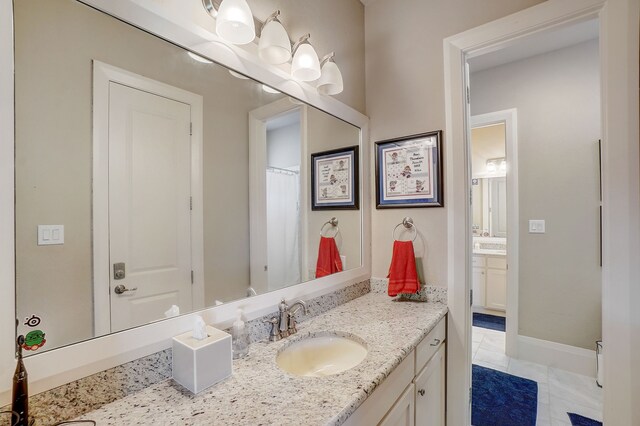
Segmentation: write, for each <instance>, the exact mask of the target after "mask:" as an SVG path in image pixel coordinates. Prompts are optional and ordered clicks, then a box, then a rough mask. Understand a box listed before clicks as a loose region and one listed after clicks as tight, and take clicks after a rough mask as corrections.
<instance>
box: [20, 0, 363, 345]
mask: <svg viewBox="0 0 640 426" xmlns="http://www.w3.org/2000/svg"><path fill="white" fill-rule="evenodd" d="M14 15H15V16H14V18H15V111H16V117H15V122H16V140H15V164H16V171H15V178H16V188H15V199H16V206H15V208H16V299H17V300H16V315H17V318H18V320H19V323H18V328H17V332H18V333H19V334H27V333H29V332H31V331H35V330H41V331H42V332H44V339H41V340H39V342H40V343H38V342H35V340H34V342H32V343H34V344H35V345H42V344H43V343H44V346H42V347H41V348H40V349H38V350H39V351H40V352H41V351H46V350H50V349H53V348H56V347H60V346H63V345H67V344H71V343H76V342H79V341H82V340H86V339H90V338H92V337H96V336H100V335H104V334H108V333H111V332H116V331H119V330H124V329H128V328H131V327H135V326H138V325H142V324H146V323H149V322H151V321H156V320H158V319H162V318H165V317H171V316H175V315H179V314H184V313H188V312H191V311H194V310H198V309H203V308H205V307H210V306H215V305H218V304H223V303H227V302H229V301H233V300H237V299H240V298H244V297H250V296H253V295H257V294H262V293H265V292H268V291H272V290H276V289H279V288H283V287H286V286H290V285H294V284H298V283H301V282H304V281H308V280H311V279H314V278H315V270H316V263H317V259H318V257H319V255H320V254H319V253H318V246H319V242H320V236H321V230H322V232H323V235H324V236H331V237H334V236H335V242H336V245H337V247H338V250H339V255H340V257H341V260H342V265H343V270H346V269H352V268H357V267H360V266H361V263H362V259H361V257H362V256H361V245H362V244H361V241H362V238H361V237H362V235H361V229H362V223H361V222H362V221H361V217H362V215H361V212H360V211H359V210H349V211H347V210H335V211H328V210H324V211H312V209H311V199H310V193H311V177H310V163H311V160H310V158H311V155H312V154H314V153H317V152H324V151H329V150H335V149H339V148H344V147H351V146H354V145H359V144H360V129H359V128H357V127H355V126H353V125H351V124H349V123H346V122H344V121H342V120H340V119H338V118H336V117H333V116H331V115H329V114H327V113H325V112H323V111H320V110H318V109H316V108H314V107H311V106H309V105H306V104H304V103H302V102H300V101H298V100H296V99H292V98H290V97H288V96H286V95H283V94H282V93H280V92H278V91H275V90H273V89H271V88H269V87H267V86H264V85H263V84H261V83H259V82H257V81H254V80H251V79H248V78H246V77H244V76H242V75H240V74H238V73H235V72H231V71H230V70H228V69H226V68H224V67H222V66H220V65H218V64H215V63H212V62H211V61H209V60H207V59H206V58H203V57H200V56H197V55H194V54H192V53H190V52H188V51H186V50H184V49H183V48H181V47H178V46H176V45H174V44H172V43H170V42H167V41H165V40H163V39H160V38H158V37H155V36H153V35H151V34H149V33H147V32H145V31H142V30H140V29H137V28H135V27H133V26H131V25H128V24H126V23H123V22H121V21H119V20H117V19H115V18H113V17H111V16H109V15H106V14H104V13H102V12H100V11H97V10H95V9H93V8H91V7H88V6H86V5H84V4H82V3H80V2H77V1H74V0H52V1H46V2H43V1H38V0H15V2H14ZM360 181H362V179H360ZM360 193H361V191H360ZM332 218H335V221H334V222H333V223H332V222H331V219H332ZM34 336H35V335H34ZM40 336H41V335H40ZM35 337H37V336H35ZM41 337H42V336H41ZM32 346H33V345H32ZM30 349H35V347H31V348H30Z"/></svg>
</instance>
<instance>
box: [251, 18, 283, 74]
mask: <svg viewBox="0 0 640 426" xmlns="http://www.w3.org/2000/svg"><path fill="white" fill-rule="evenodd" d="M258 55H259V56H260V59H262V60H263V61H266V62H268V63H270V64H273V65H280V64H284V63H285V62H289V59H291V42H290V41H289V35H288V34H287V31H286V30H285V29H284V27H283V26H282V24H281V23H280V22H279V21H276V20H273V21H269V22H268V23H267V25H265V26H264V28H263V29H262V34H260V43H259V44H258Z"/></svg>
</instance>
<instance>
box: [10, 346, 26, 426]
mask: <svg viewBox="0 0 640 426" xmlns="http://www.w3.org/2000/svg"><path fill="white" fill-rule="evenodd" d="M23 344H24V336H22V335H20V336H18V339H17V340H16V357H17V358H18V364H17V365H16V371H15V373H14V374H13V389H12V393H11V410H12V411H14V412H15V413H16V414H17V415H18V422H17V423H16V425H17V426H28V425H29V391H28V386H27V385H28V383H27V369H26V368H25V366H24V362H22V345H23Z"/></svg>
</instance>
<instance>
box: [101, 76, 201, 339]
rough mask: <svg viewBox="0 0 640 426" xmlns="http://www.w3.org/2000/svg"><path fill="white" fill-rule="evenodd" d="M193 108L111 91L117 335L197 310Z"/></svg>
mask: <svg viewBox="0 0 640 426" xmlns="http://www.w3.org/2000/svg"><path fill="white" fill-rule="evenodd" d="M190 122H191V107H190V105H188V104H186V103H183V102H179V101H175V100H172V99H168V98H166V97H162V96H158V95H154V94H152V93H148V92H145V91H143V90H138V89H134V88H131V87H128V86H125V85H122V84H118V83H115V82H110V83H109V228H110V229H109V234H110V236H109V241H110V242H109V245H110V246H109V257H110V264H111V267H110V272H111V277H110V300H111V331H112V332H114V331H118V330H123V329H126V328H130V327H134V326H137V325H141V324H145V323H148V322H150V321H154V320H157V319H160V318H163V317H164V313H165V311H167V310H168V309H169V308H170V307H171V306H172V305H176V306H178V307H179V309H180V311H181V312H188V311H190V310H191V309H192V296H191V291H192V290H191V280H192V272H191V270H192V267H191V212H190V210H191V207H190V206H191V199H190V197H191V168H190V167H191V166H190V164H191V137H190V133H191V131H190Z"/></svg>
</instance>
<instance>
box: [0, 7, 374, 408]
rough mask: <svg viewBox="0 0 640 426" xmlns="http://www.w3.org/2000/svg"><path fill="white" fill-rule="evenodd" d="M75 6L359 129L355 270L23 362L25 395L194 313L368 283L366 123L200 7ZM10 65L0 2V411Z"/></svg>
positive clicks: (5, 392) (163, 334) (152, 342)
mask: <svg viewBox="0 0 640 426" xmlns="http://www.w3.org/2000/svg"><path fill="white" fill-rule="evenodd" d="M81 1H82V2H83V3H85V4H88V5H90V6H92V7H95V8H96V9H99V10H102V11H104V12H106V13H108V14H110V15H113V16H115V17H117V18H119V19H122V20H123V21H125V22H128V23H131V24H133V25H135V26H137V27H140V28H142V29H144V30H146V31H148V32H150V33H152V34H156V35H158V36H160V37H162V38H165V39H168V40H172V42H174V43H176V44H178V45H182V46H190V49H191V50H194V51H197V53H199V54H201V55H202V56H205V57H208V58H211V59H213V60H215V61H216V62H218V63H220V64H222V65H224V66H226V67H228V68H231V69H234V70H236V71H238V72H241V73H243V74H245V75H247V76H249V77H251V78H253V79H255V80H258V81H260V82H263V83H265V84H267V85H269V86H271V87H274V88H276V89H278V90H280V91H281V92H283V93H285V94H289V95H291V96H294V97H296V98H299V99H301V100H303V101H304V102H306V103H308V104H310V105H312V106H314V107H317V108H319V109H321V110H323V111H325V112H327V113H329V114H331V115H334V116H336V117H338V118H340V119H342V120H344V121H347V122H349V123H351V124H353V125H355V126H357V127H359V128H360V129H361V133H360V149H361V152H362V154H361V156H360V170H361V173H362V176H363V179H360V194H361V195H360V196H361V211H362V229H361V235H362V265H361V266H360V267H359V268H355V269H351V270H348V271H345V272H342V273H340V274H337V275H333V276H328V277H324V278H321V279H316V280H313V281H310V282H306V283H302V284H298V285H295V286H292V287H288V288H285V289H281V290H277V291H274V292H271V293H266V294H263V295H259V296H255V297H251V298H247V299H242V300H238V301H235V302H231V303H227V304H224V305H222V306H218V307H215V308H208V309H205V310H203V311H200V312H197V313H191V314H187V315H182V316H180V317H177V318H172V319H167V320H163V321H159V322H156V323H152V324H148V325H145V326H141V327H137V328H134V329H131V330H127V331H123V332H118V333H114V334H110V335H106V336H102V337H97V338H94V339H91V340H88V341H85V342H80V343H76V344H72V345H69V346H65V347H61V348H57V349H54V350H51V351H48V352H43V353H40V354H34V355H32V356H29V357H28V358H26V359H25V364H26V367H27V370H28V371H29V390H30V393H31V394H36V393H39V392H42V391H45V390H48V389H52V388H54V387H57V386H60V385H62V384H64V383H68V382H70V381H73V380H77V379H80V378H82V377H85V376H88V375H90V374H94V373H97V372H99V371H102V370H105V369H107V368H111V367H114V366H117V365H120V364H123V363H125V362H129V361H132V360H134V359H137V358H140V357H143V356H146V355H149V354H152V353H154V352H157V351H161V350H164V349H167V348H169V347H170V346H171V339H170V338H171V337H172V336H174V335H177V334H179V333H182V332H184V331H186V330H188V329H190V328H191V325H192V324H193V317H194V316H195V315H196V314H197V315H202V316H203V318H204V319H205V321H206V322H207V323H209V324H213V325H215V326H218V327H222V328H224V327H228V326H230V325H231V322H232V321H233V319H234V317H235V312H236V309H237V308H240V307H241V308H242V309H244V312H245V314H246V316H247V319H249V320H251V319H254V318H257V317H259V316H262V315H265V314H267V313H269V312H273V311H274V310H276V307H277V304H278V302H279V301H280V299H281V298H282V297H285V298H287V299H296V298H304V299H309V298H313V297H317V296H320V295H322V294H326V293H330V292H332V291H336V290H338V289H341V288H344V287H347V286H349V285H351V284H353V283H357V282H360V281H363V280H366V279H369V278H370V277H371V240H370V235H371V212H370V208H371V200H370V198H371V197H369V194H370V191H371V187H370V182H369V179H368V178H369V177H370V176H371V173H370V161H368V159H369V155H370V153H369V143H368V141H369V132H368V123H369V119H368V118H367V117H366V116H364V115H363V114H361V113H359V112H358V111H356V110H355V109H353V108H351V107H349V106H347V105H345V104H343V103H341V102H339V101H337V100H336V99H333V98H330V97H326V96H321V95H318V94H317V92H316V90H315V88H313V87H311V86H309V85H307V84H304V83H298V82H294V81H292V80H291V79H290V76H289V73H288V70H287V67H288V66H289V65H288V64H285V65H284V66H273V65H267V64H264V63H262V62H261V61H260V60H259V59H258V55H257V45H255V44H251V45H249V47H248V49H247V50H245V49H243V48H239V47H236V46H230V45H227V44H225V43H223V42H222V41H221V40H220V38H219V37H218V36H217V35H216V34H215V32H213V28H214V25H213V22H212V21H211V18H210V17H209V16H208V15H207V14H206V13H205V12H204V10H203V9H202V7H201V6H200V2H190V4H189V5H187V4H180V5H179V6H178V7H175V6H171V5H169V6H168V7H170V8H174V9H172V10H167V9H163V8H161V7H159V6H158V3H157V2H154V1H152V0H81ZM191 3H193V5H191ZM196 6H197V7H196ZM198 23H201V24H202V25H199V24H198ZM205 24H206V25H207V27H206V28H205V26H204V25H205ZM194 46H197V47H194ZM252 49H253V50H255V52H253V51H252ZM13 60H14V58H13V4H12V0H0V295H2V296H1V297H0V324H2V326H1V327H0V406H2V405H5V404H8V403H9V402H10V396H11V378H12V376H13V371H14V369H15V353H14V349H15V347H14V343H13V342H14V338H15V328H14V326H13V323H14V321H15V266H14V265H15V251H14V232H15V229H14V214H15V209H14V105H13V99H14V93H13V91H14V80H13V66H14V64H13ZM364 177H366V179H365V178H364Z"/></svg>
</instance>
